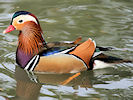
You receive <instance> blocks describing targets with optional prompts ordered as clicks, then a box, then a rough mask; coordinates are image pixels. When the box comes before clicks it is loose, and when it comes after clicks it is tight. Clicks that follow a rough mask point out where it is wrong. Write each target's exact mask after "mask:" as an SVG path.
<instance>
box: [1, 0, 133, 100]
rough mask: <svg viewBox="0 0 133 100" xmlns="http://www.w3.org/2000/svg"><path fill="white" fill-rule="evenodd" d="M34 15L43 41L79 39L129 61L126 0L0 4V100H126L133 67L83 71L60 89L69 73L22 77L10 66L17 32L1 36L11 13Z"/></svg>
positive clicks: (131, 40)
mask: <svg viewBox="0 0 133 100" xmlns="http://www.w3.org/2000/svg"><path fill="white" fill-rule="evenodd" d="M18 10H26V11H30V12H32V13H33V14H35V15H36V16H37V17H38V18H39V21H40V24H41V26H42V29H43V32H44V37H45V39H46V41H66V40H69V41H71V40H74V39H76V38H77V37H79V36H82V40H83V41H84V40H86V39H88V38H89V37H91V38H93V39H95V41H96V43H97V45H100V46H111V47H114V48H116V49H117V50H115V51H112V52H106V54H109V55H114V56H117V57H121V58H126V59H131V60H133V33H132V32H133V1H132V0H0V100H6V99H5V98H8V99H9V100H47V99H48V100H58V99H59V100H62V99H63V100H71V99H74V100H88V99H89V100H97V99H98V100H132V99H133V64H132V63H129V64H119V65H115V66H114V67H113V68H106V69H100V70H94V71H87V72H83V73H82V74H81V75H80V76H79V77H77V78H75V79H74V80H72V81H70V82H69V83H68V84H65V85H62V83H63V81H64V80H66V79H68V78H69V77H70V76H72V75H71V74H63V75H59V74H57V75H56V74H37V75H36V76H37V77H38V79H37V82H40V83H41V84H38V83H35V82H33V81H31V80H30V79H29V78H28V76H30V77H31V79H35V78H33V77H34V76H33V75H31V74H27V73H26V72H25V71H23V70H22V69H21V68H19V67H18V66H17V64H16V63H15V51H16V47H17V45H16V43H15V42H16V41H17V35H18V32H17V31H15V32H12V33H10V34H6V35H5V34H3V33H2V31H3V30H4V29H5V28H6V27H7V26H8V25H9V23H10V20H11V16H12V14H13V13H14V12H15V11H18Z"/></svg>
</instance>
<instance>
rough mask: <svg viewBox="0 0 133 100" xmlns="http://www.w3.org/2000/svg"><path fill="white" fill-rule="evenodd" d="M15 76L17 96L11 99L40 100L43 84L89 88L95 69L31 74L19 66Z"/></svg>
mask: <svg viewBox="0 0 133 100" xmlns="http://www.w3.org/2000/svg"><path fill="white" fill-rule="evenodd" d="M88 74H89V75H88ZM73 76H74V77H73ZM15 78H16V81H17V83H16V96H15V97H13V98H10V99H9V100H38V97H39V95H40V90H41V87H42V85H45V86H46V87H47V85H66V86H70V87H73V89H78V87H84V88H86V89H87V88H91V87H92V85H93V84H92V83H93V82H92V80H93V81H94V80H95V79H94V77H93V71H88V72H81V73H80V74H70V73H69V74H49V73H34V75H31V73H29V72H26V71H25V70H23V69H22V68H20V67H18V66H16V69H15ZM55 95H56V94H55ZM47 96H48V95H47Z"/></svg>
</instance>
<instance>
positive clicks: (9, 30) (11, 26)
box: [3, 25, 15, 33]
mask: <svg viewBox="0 0 133 100" xmlns="http://www.w3.org/2000/svg"><path fill="white" fill-rule="evenodd" d="M13 30H15V27H14V26H13V25H9V26H8V27H7V29H5V30H4V31H3V33H9V32H11V31H13Z"/></svg>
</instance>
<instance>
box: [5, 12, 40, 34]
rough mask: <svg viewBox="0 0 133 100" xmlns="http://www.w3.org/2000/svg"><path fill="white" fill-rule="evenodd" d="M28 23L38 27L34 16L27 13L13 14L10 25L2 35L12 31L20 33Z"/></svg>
mask: <svg viewBox="0 0 133 100" xmlns="http://www.w3.org/2000/svg"><path fill="white" fill-rule="evenodd" d="M28 23H34V24H37V25H38V26H40V24H39V21H38V19H37V17H36V16H35V15H33V14H32V13H30V12H27V11H17V12H15V13H14V15H13V17H12V20H11V23H10V25H9V26H8V28H7V29H5V30H4V31H3V33H9V32H11V31H13V30H15V29H16V30H19V31H22V30H23V28H24V27H25V26H26V24H28Z"/></svg>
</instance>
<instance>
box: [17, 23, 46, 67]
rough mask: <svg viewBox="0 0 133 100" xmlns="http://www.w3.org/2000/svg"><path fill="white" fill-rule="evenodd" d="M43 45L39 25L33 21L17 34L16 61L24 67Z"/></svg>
mask: <svg viewBox="0 0 133 100" xmlns="http://www.w3.org/2000/svg"><path fill="white" fill-rule="evenodd" d="M45 45H46V43H45V41H44V39H43V37H42V31H41V28H40V26H37V25H35V24H34V23H32V24H30V25H28V26H27V27H26V28H23V30H22V31H20V34H19V38H18V48H17V51H16V62H17V63H18V64H19V65H20V66H21V67H23V68H24V67H25V66H26V65H27V63H28V62H29V61H30V60H31V58H32V57H33V56H34V55H36V54H38V53H39V51H40V50H41V49H42V48H44V46H45Z"/></svg>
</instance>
